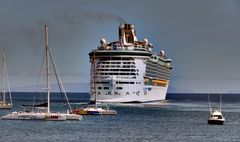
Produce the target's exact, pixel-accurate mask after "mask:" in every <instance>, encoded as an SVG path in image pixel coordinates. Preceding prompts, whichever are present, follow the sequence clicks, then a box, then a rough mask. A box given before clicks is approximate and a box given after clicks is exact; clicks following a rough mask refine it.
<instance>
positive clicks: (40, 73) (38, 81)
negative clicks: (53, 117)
mask: <svg viewBox="0 0 240 142" xmlns="http://www.w3.org/2000/svg"><path fill="white" fill-rule="evenodd" d="M44 59H45V58H44V56H43V57H42V63H41V66H40V71H39V73H38V80H37V85H36V87H35V92H37V90H38V89H39V88H40V87H41V85H40V81H41V79H42V74H43V66H44ZM40 92H43V91H40ZM41 96H42V97H41V100H42V102H43V100H44V99H43V98H44V97H43V94H42V93H41Z"/></svg>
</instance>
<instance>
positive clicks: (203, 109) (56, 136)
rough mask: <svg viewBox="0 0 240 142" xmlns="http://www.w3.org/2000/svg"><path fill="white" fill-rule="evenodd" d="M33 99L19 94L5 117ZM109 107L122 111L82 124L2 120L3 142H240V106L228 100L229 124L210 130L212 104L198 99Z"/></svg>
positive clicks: (58, 105) (58, 108) (54, 107)
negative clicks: (209, 104) (210, 105)
mask: <svg viewBox="0 0 240 142" xmlns="http://www.w3.org/2000/svg"><path fill="white" fill-rule="evenodd" d="M16 95H17V96H16ZM18 95H21V97H19V96H18ZM75 95H76V94H75ZM78 95H79V94H78ZM188 95H189V94H188ZM30 96H31V95H29V96H28V97H27V98H26V97H24V95H23V94H21V93H20V94H18V93H17V94H14V95H13V99H14V108H13V109H10V110H0V115H1V116H2V115H4V114H7V113H10V112H12V111H15V110H21V108H20V107H19V106H20V104H29V103H32V102H33V101H30V100H32V99H30V98H31V97H30ZM201 97H202V96H201ZM77 98H78V97H77ZM79 98H81V97H79ZM223 98H226V96H224V97H223ZM53 100H54V98H53ZM56 100H57V101H56ZM70 100H73V101H74V103H73V104H72V106H73V107H79V103H78V101H77V100H76V98H75V99H74V97H73V99H71V98H70ZM79 101H80V100H79ZM212 105H213V106H218V105H219V102H217V101H215V102H214V101H213V102H212ZM51 106H52V111H55V112H56V111H64V105H62V103H61V102H60V101H59V100H58V99H55V101H53V103H52V105H51ZM110 106H111V108H113V109H115V110H117V111H118V114H117V115H116V116H83V120H81V121H58V122H56V121H22V120H0V128H1V130H0V131H1V133H0V141H1V142H15V141H16V142H19V141H24V142H28V141H34V142H42V141H46V142H55V141H59V142H66V141H71V142H76V141H79V142H122V141H127V142H129V141H136V142H141V141H146V142H148V141H152V142H154V141H156V142H159V141H163V142H176V141H177V142H185V141H186V142H188V141H194V142H202V141H204V142H205V141H216V142H221V141H223V142H229V141H240V135H239V132H240V129H239V128H240V102H236V101H235V102H234V101H233V102H231V101H228V102H224V100H223V103H222V109H223V110H222V111H223V114H224V116H225V118H226V121H225V123H224V125H208V124H207V119H208V115H209V107H208V101H204V100H201V101H197V99H196V98H195V100H191V99H182V100H181V99H177V100H167V101H163V102H158V103H151V104H111V105H110Z"/></svg>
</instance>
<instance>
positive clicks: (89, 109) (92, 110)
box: [72, 53, 117, 115]
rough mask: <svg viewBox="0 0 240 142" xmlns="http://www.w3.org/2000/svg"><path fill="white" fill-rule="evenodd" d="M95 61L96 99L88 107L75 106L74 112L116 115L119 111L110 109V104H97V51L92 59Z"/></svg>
mask: <svg viewBox="0 0 240 142" xmlns="http://www.w3.org/2000/svg"><path fill="white" fill-rule="evenodd" d="M92 62H93V70H94V71H93V78H94V79H93V84H94V86H93V87H94V88H95V90H94V91H92V92H91V93H92V95H94V100H93V101H91V102H90V105H87V107H81V108H75V109H74V110H73V111H72V113H74V114H79V115H116V114H117V111H116V110H114V109H110V108H109V107H108V105H107V104H106V105H107V106H106V108H103V107H99V106H98V105H97V93H96V81H95V79H96V62H95V53H94V58H93V60H92Z"/></svg>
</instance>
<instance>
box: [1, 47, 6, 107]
mask: <svg viewBox="0 0 240 142" xmlns="http://www.w3.org/2000/svg"><path fill="white" fill-rule="evenodd" d="M2 54H3V55H2V56H3V102H4V103H6V63H5V52H4V51H3V53H2Z"/></svg>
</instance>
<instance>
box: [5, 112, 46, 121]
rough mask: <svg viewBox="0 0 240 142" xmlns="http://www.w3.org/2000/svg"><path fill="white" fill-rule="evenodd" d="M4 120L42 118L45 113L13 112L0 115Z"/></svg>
mask: <svg viewBox="0 0 240 142" xmlns="http://www.w3.org/2000/svg"><path fill="white" fill-rule="evenodd" d="M1 119H4V120H44V119H45V113H32V112H30V113H29V112H13V113H10V114H7V115H4V116H2V117H1Z"/></svg>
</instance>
